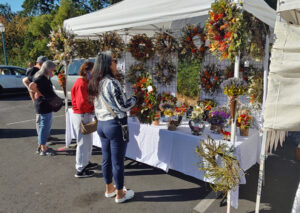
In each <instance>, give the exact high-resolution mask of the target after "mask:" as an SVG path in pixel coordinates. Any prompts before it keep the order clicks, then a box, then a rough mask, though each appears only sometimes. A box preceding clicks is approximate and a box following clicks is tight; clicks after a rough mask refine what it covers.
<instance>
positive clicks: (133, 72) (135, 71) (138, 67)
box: [127, 63, 149, 84]
mask: <svg viewBox="0 0 300 213" xmlns="http://www.w3.org/2000/svg"><path fill="white" fill-rule="evenodd" d="M148 74H149V73H148V71H147V69H146V68H145V66H144V64H143V63H138V64H133V65H131V66H130V68H129V72H128V77H127V78H128V82H130V83H132V84H133V83H135V82H136V80H137V78H140V77H147V75H148Z"/></svg>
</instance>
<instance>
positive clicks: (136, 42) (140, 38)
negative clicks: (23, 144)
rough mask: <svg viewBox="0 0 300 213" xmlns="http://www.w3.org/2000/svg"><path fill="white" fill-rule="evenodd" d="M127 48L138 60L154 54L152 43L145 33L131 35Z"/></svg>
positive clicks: (143, 59)
mask: <svg viewBox="0 0 300 213" xmlns="http://www.w3.org/2000/svg"><path fill="white" fill-rule="evenodd" d="M128 49H129V52H130V53H131V55H132V56H133V57H134V58H135V59H137V60H139V61H146V60H148V59H151V58H152V57H153V56H154V45H153V43H152V40H151V39H150V38H149V37H147V35H146V34H139V35H135V36H133V37H132V39H131V40H130V42H129V44H128Z"/></svg>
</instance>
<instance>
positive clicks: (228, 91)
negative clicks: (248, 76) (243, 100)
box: [221, 78, 247, 96]
mask: <svg viewBox="0 0 300 213" xmlns="http://www.w3.org/2000/svg"><path fill="white" fill-rule="evenodd" d="M221 87H222V89H224V94H225V95H227V96H239V95H244V94H245V93H246V91H247V83H246V82H245V81H243V80H242V79H240V78H229V79H227V80H225V81H224V82H223V83H222V85H221Z"/></svg>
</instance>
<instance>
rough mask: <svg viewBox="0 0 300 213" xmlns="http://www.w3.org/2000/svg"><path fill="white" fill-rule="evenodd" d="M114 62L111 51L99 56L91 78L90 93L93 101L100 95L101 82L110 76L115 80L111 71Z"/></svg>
mask: <svg viewBox="0 0 300 213" xmlns="http://www.w3.org/2000/svg"><path fill="white" fill-rule="evenodd" d="M111 62H112V55H111V52H110V51H105V52H101V53H99V54H98V55H97V57H96V60H95V63H94V67H93V70H92V72H91V78H90V80H89V84H88V93H89V96H90V99H91V100H94V99H95V97H97V96H98V95H99V93H100V88H99V82H100V81H101V80H102V79H103V78H104V77H105V76H106V75H109V76H111V77H112V78H114V75H113V73H112V71H111V69H110V65H111Z"/></svg>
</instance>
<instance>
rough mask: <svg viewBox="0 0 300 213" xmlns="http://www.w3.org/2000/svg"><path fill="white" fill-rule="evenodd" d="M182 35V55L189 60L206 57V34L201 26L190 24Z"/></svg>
mask: <svg viewBox="0 0 300 213" xmlns="http://www.w3.org/2000/svg"><path fill="white" fill-rule="evenodd" d="M182 31H183V36H182V37H181V44H180V55H181V56H182V58H183V59H186V60H188V61H190V60H193V59H200V60H202V58H203V57H204V53H205V40H206V35H205V32H204V30H203V28H201V27H200V26H193V25H188V26H186V27H185V28H184V29H183V30H182Z"/></svg>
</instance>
